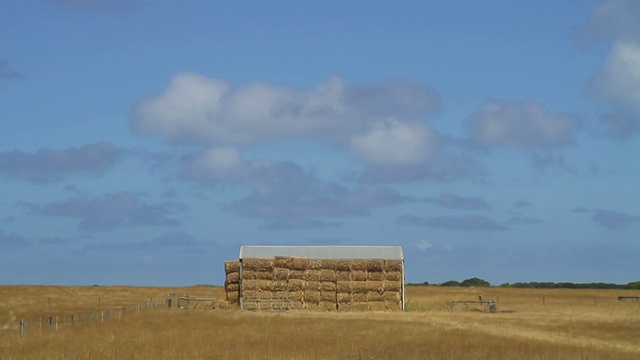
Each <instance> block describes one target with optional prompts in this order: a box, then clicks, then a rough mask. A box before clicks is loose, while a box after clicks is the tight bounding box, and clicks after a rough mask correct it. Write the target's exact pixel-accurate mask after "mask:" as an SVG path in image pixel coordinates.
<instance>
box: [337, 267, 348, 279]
mask: <svg viewBox="0 0 640 360" xmlns="http://www.w3.org/2000/svg"><path fill="white" fill-rule="evenodd" d="M336 280H337V281H349V280H351V271H346V270H336Z"/></svg>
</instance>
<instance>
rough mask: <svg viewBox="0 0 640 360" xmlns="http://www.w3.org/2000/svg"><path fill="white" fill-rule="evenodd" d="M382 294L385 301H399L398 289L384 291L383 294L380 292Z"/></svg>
mask: <svg viewBox="0 0 640 360" xmlns="http://www.w3.org/2000/svg"><path fill="white" fill-rule="evenodd" d="M382 296H383V297H384V301H387V302H393V303H397V302H399V301H400V292H398V291H388V290H387V291H385V292H384V294H382Z"/></svg>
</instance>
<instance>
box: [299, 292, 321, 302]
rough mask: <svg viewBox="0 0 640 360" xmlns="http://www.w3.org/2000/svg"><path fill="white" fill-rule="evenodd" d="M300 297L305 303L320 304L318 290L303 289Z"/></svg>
mask: <svg viewBox="0 0 640 360" xmlns="http://www.w3.org/2000/svg"><path fill="white" fill-rule="evenodd" d="M302 297H303V298H304V302H305V303H309V304H320V291H305V292H304V294H303V295H302Z"/></svg>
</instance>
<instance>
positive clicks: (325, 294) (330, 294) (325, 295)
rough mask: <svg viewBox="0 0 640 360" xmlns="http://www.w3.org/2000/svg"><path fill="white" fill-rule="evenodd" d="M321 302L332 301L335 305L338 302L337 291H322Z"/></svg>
mask: <svg viewBox="0 0 640 360" xmlns="http://www.w3.org/2000/svg"><path fill="white" fill-rule="evenodd" d="M320 302H325V303H327V302H330V303H333V304H334V305H335V304H336V302H337V295H336V292H335V291H320Z"/></svg>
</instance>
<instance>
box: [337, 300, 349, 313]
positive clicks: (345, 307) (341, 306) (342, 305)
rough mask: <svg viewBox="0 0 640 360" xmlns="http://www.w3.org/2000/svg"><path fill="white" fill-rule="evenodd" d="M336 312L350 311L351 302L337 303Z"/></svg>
mask: <svg viewBox="0 0 640 360" xmlns="http://www.w3.org/2000/svg"><path fill="white" fill-rule="evenodd" d="M338 311H351V302H346V303H338Z"/></svg>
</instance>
